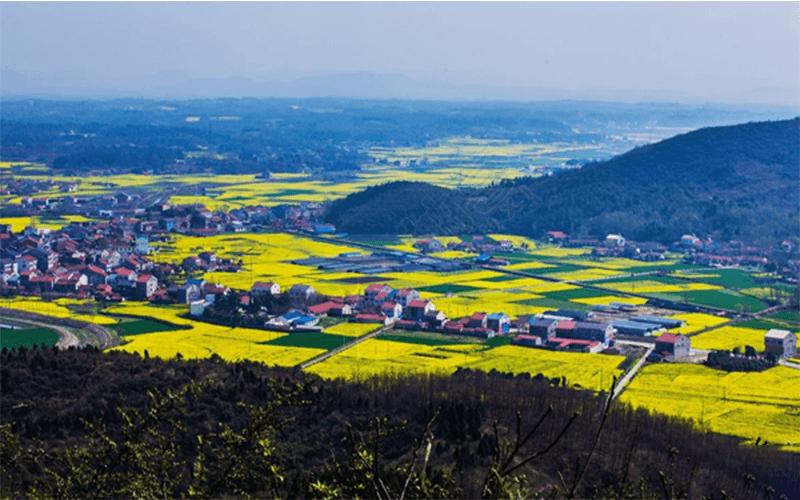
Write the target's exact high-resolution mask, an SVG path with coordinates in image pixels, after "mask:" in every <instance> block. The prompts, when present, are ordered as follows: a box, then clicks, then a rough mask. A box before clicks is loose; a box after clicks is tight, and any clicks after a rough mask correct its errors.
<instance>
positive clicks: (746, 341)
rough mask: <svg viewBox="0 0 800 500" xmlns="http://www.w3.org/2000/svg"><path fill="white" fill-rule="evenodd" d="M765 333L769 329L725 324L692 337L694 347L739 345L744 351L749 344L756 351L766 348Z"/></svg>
mask: <svg viewBox="0 0 800 500" xmlns="http://www.w3.org/2000/svg"><path fill="white" fill-rule="evenodd" d="M765 333H767V330H760V329H755V328H741V327H737V326H723V327H720V328H717V329H716V330H711V331H709V332H705V333H701V334H700V335H696V336H694V337H692V347H694V348H696V349H708V350H710V349H725V350H731V349H733V348H734V347H738V348H740V349H741V350H742V352H744V348H745V346H748V345H749V346H752V347H754V348H755V350H756V351H762V350H764V334H765ZM799 375H800V374H799Z"/></svg>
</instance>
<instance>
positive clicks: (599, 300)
mask: <svg viewBox="0 0 800 500" xmlns="http://www.w3.org/2000/svg"><path fill="white" fill-rule="evenodd" d="M570 302H576V303H578V304H586V305H590V306H593V305H597V304H601V305H606V306H607V305H609V304H611V303H612V302H621V303H623V304H631V305H641V304H645V303H647V299H644V298H642V297H621V296H616V295H605V296H602V297H587V298H584V299H570Z"/></svg>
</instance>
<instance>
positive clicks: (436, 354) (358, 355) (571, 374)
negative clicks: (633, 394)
mask: <svg viewBox="0 0 800 500" xmlns="http://www.w3.org/2000/svg"><path fill="white" fill-rule="evenodd" d="M623 359H624V358H622V357H621V356H602V355H592V354H576V353H565V352H555V351H546V350H542V349H530V348H525V347H517V346H503V347H498V348H494V349H487V348H485V346H483V345H482V344H474V343H465V344H453V345H444V346H429V345H422V344H415V343H410V342H396V341H392V340H384V339H370V340H367V341H366V342H363V343H361V344H358V345H355V346H353V347H351V348H350V349H347V350H345V351H343V352H341V353H339V354H337V355H335V356H333V357H331V358H329V359H327V360H325V361H324V362H322V363H319V364H316V365H314V366H312V367H310V368H309V371H310V372H313V373H317V374H319V375H321V376H323V377H326V378H347V379H359V378H366V377H369V376H372V375H381V374H391V375H400V374H404V373H439V374H449V373H452V372H454V371H455V370H456V369H457V368H458V367H463V368H474V369H479V370H485V371H490V370H492V369H497V370H500V371H504V372H512V373H524V372H528V373H530V374H531V375H536V374H537V373H542V374H544V375H545V376H547V377H550V378H552V377H561V376H565V377H566V378H567V381H568V383H569V384H578V385H580V386H581V387H584V388H589V389H592V390H602V389H604V388H608V387H609V386H610V385H611V381H612V378H613V377H614V375H618V374H619V373H620V372H619V370H617V366H619V364H620V362H621V361H622V360H623Z"/></svg>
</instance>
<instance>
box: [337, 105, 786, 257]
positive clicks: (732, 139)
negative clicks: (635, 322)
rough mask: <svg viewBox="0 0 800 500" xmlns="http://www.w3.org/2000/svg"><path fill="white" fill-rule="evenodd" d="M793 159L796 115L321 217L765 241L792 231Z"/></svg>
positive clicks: (355, 228)
mask: <svg viewBox="0 0 800 500" xmlns="http://www.w3.org/2000/svg"><path fill="white" fill-rule="evenodd" d="M798 165H800V118H795V119H793V120H784V121H774V122H760V123H747V124H742V125H734V126H727V127H712V128H705V129H700V130H696V131H693V132H689V133H687V134H682V135H679V136H676V137H673V138H670V139H667V140H664V141H661V142H658V143H655V144H650V145H647V146H643V147H639V148H636V149H633V150H631V151H629V152H627V153H625V154H622V155H620V156H617V157H614V158H612V159H611V160H609V161H606V162H601V163H592V164H589V165H586V166H584V167H583V168H580V169H576V170H571V171H567V172H563V173H560V174H556V175H553V176H550V177H544V178H533V177H523V178H518V179H515V180H512V181H503V182H501V183H499V184H496V185H493V186H490V187H488V188H485V189H479V190H460V191H453V190H444V189H441V190H440V189H438V188H437V189H433V187H432V186H427V185H424V184H422V183H417V184H415V185H413V188H412V187H411V185H410V184H409V183H406V182H400V183H393V184H388V185H385V186H380V187H377V188H371V189H368V190H366V191H364V192H362V193H357V194H353V195H351V196H348V197H347V198H345V199H343V200H340V201H337V202H335V203H334V204H333V206H332V207H331V210H330V212H329V214H328V216H327V218H328V221H330V222H333V223H335V224H336V225H337V227H339V228H340V229H341V230H343V231H346V232H349V233H369V232H378V231H376V225H375V224H374V223H373V221H380V224H381V231H380V232H397V233H409V232H410V233H415V234H427V233H435V234H464V233H471V232H475V233H479V232H483V231H485V230H486V229H487V228H491V229H494V230H498V231H502V232H511V233H516V234H521V235H528V236H540V235H541V234H543V233H544V232H546V231H548V230H553V229H559V230H564V231H568V232H570V233H571V234H580V233H588V234H592V235H596V236H604V235H605V234H607V233H610V232H621V233H623V234H624V235H625V236H627V237H629V238H633V239H637V240H656V241H662V242H665V243H666V242H671V241H674V240H675V239H677V238H679V237H680V235H681V234H684V233H686V232H695V233H699V234H710V235H712V236H714V237H715V238H716V239H722V240H729V239H732V238H736V239H747V240H752V241H760V242H765V243H766V242H775V241H777V240H780V239H782V238H785V237H786V236H788V235H792V234H797V233H798V231H799V230H800V228H798V223H797V217H798V207H800V170H798ZM437 200H438V201H437ZM366 214H369V215H368V216H367V215H366ZM414 215H416V216H417V217H416V218H414Z"/></svg>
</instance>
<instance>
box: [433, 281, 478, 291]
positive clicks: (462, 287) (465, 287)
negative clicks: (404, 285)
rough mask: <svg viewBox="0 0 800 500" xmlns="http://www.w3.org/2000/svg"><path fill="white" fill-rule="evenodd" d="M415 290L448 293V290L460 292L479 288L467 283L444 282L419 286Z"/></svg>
mask: <svg viewBox="0 0 800 500" xmlns="http://www.w3.org/2000/svg"><path fill="white" fill-rule="evenodd" d="M417 290H419V291H420V292H431V293H448V292H449V293H461V292H471V291H473V290H480V288H478V287H474V286H469V285H457V284H452V283H444V284H441V285H433V286H423V287H419V288H418V289H417Z"/></svg>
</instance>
